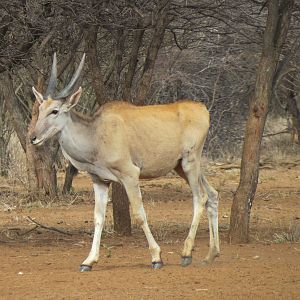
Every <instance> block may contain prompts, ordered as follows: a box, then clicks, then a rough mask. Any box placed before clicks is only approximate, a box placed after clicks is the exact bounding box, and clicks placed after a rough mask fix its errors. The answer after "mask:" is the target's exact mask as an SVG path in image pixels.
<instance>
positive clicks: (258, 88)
mask: <svg viewBox="0 0 300 300" xmlns="http://www.w3.org/2000/svg"><path fill="white" fill-rule="evenodd" d="M293 4H294V1H293V0H286V1H280V0H270V1H269V2H268V17H267V24H266V29H265V34H264V40H263V50H262V55H261V60H260V63H259V66H258V73H257V78H256V83H255V91H254V95H253V97H252V99H251V101H250V110H249V117H248V120H247V124H246V132H245V142H244V145H243V154H242V163H241V175H240V183H239V186H238V189H237V191H236V193H235V196H234V199H233V203H232V207H231V218H230V230H229V242H231V243H247V242H248V241H249V221H250V212H251V207H252V204H253V199H254V196H255V192H256V187H257V182H258V175H259V158H260V149H261V140H262V135H263V130H264V125H265V121H266V117H267V113H268V106H269V102H270V99H271V96H272V85H273V80H274V75H275V73H276V67H277V64H278V61H279V55H280V52H281V49H282V45H283V43H284V41H285V38H286V34H287V31H288V27H289V23H290V18H291V11H292V7H293Z"/></svg>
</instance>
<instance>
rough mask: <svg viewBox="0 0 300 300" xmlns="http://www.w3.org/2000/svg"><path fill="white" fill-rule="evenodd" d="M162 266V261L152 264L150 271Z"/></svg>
mask: <svg viewBox="0 0 300 300" xmlns="http://www.w3.org/2000/svg"><path fill="white" fill-rule="evenodd" d="M163 266H164V264H163V262H162V261H158V262H152V269H155V270H157V269H161V268H162V267H163Z"/></svg>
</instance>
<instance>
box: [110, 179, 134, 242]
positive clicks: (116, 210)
mask: <svg viewBox="0 0 300 300" xmlns="http://www.w3.org/2000/svg"><path fill="white" fill-rule="evenodd" d="M112 203H113V216H114V230H115V231H116V232H117V233H119V234H121V235H126V236H129V235H131V218H130V212H129V200H128V197H127V194H126V191H125V189H124V187H123V186H122V185H121V184H119V183H116V182H114V183H113V187H112Z"/></svg>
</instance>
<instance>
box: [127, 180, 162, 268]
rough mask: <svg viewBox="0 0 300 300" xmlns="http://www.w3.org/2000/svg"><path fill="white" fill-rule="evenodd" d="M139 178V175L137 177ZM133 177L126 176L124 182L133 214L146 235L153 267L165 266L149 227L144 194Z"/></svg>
mask: <svg viewBox="0 0 300 300" xmlns="http://www.w3.org/2000/svg"><path fill="white" fill-rule="evenodd" d="M137 178H138V177H137ZM137 178H136V179H133V178H130V177H127V178H125V179H124V180H123V181H122V183H123V184H124V187H125V189H126V193H127V195H128V199H129V201H130V205H131V209H132V216H133V218H134V219H135V221H136V222H137V224H138V225H140V226H141V227H142V229H143V231H144V233H145V235H146V238H147V241H148V244H149V250H150V254H151V257H152V268H153V269H160V268H162V267H163V262H162V259H161V250H160V247H159V245H158V244H157V242H156V241H155V239H154V237H153V235H152V233H151V230H150V228H149V225H148V222H147V217H146V212H145V209H144V206H143V203H142V195H141V191H140V187H139V182H138V179H137Z"/></svg>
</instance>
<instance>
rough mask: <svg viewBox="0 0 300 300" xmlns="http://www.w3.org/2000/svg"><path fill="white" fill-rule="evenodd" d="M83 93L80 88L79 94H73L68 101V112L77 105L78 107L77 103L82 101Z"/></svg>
mask: <svg viewBox="0 0 300 300" xmlns="http://www.w3.org/2000/svg"><path fill="white" fill-rule="evenodd" d="M81 93H82V88H81V87H79V89H78V90H77V92H75V93H74V94H72V95H71V97H70V98H69V99H68V100H67V101H66V106H67V108H68V110H69V109H71V108H73V107H74V106H75V105H77V103H78V101H79V99H80V96H81Z"/></svg>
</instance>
